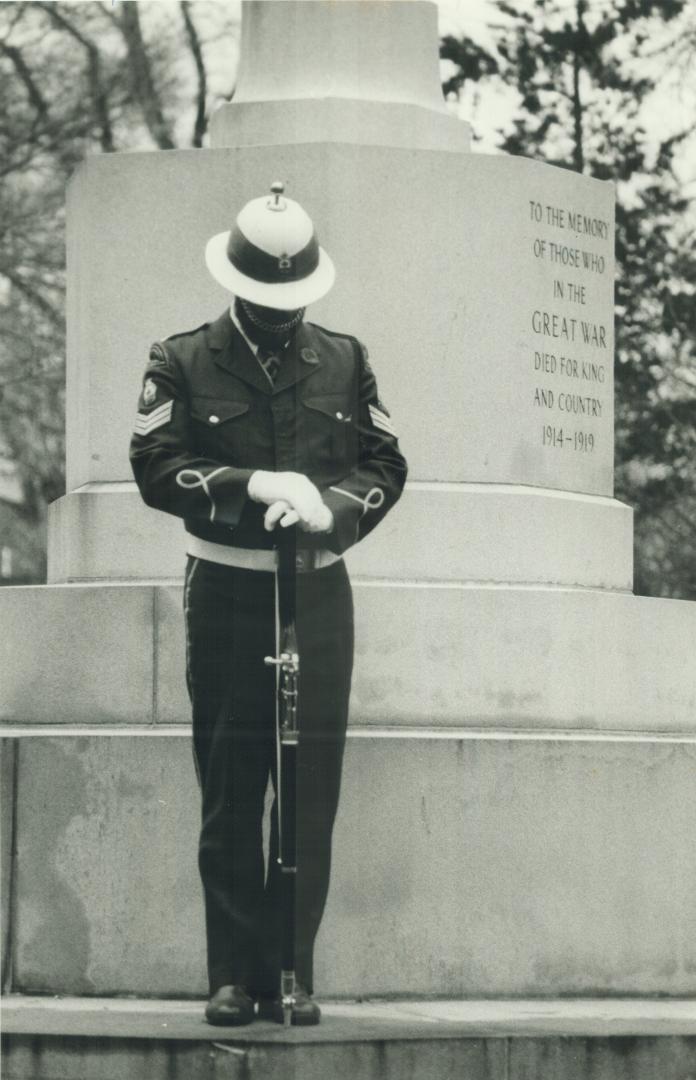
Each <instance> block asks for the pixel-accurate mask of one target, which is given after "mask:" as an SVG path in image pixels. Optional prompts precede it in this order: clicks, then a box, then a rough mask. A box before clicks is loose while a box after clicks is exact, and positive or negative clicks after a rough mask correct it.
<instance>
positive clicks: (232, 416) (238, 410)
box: [191, 397, 249, 458]
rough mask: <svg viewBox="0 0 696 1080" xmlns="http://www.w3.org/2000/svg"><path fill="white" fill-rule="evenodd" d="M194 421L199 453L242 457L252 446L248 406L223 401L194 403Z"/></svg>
mask: <svg viewBox="0 0 696 1080" xmlns="http://www.w3.org/2000/svg"><path fill="white" fill-rule="evenodd" d="M191 419H192V421H193V428H194V434H195V437H196V442H197V444H198V447H199V449H200V450H201V451H202V452H204V453H205V452H207V453H216V452H217V453H220V451H221V450H222V451H224V452H225V453H226V454H231V455H233V456H234V457H235V458H239V457H243V456H244V454H245V452H246V450H247V447H248V444H249V402H248V401H221V400H220V399H219V398H206V397H194V398H192V399H191Z"/></svg>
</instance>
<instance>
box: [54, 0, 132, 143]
mask: <svg viewBox="0 0 696 1080" xmlns="http://www.w3.org/2000/svg"><path fill="white" fill-rule="evenodd" d="M37 6H38V7H40V8H41V9H42V11H45V12H46V14H47V15H48V16H49V18H50V19H52V21H53V22H54V23H55V24H56V26H58V27H60V28H61V29H62V30H65V31H66V32H67V33H68V34H70V35H71V37H74V38H75V40H76V41H78V42H79V43H80V45H82V47H83V49H85V51H86V53H87V81H88V82H89V89H90V93H91V96H92V105H93V107H94V114H95V117H96V120H97V123H98V125H99V129H100V136H99V142H100V144H101V148H102V150H103V151H104V152H105V153H111V152H112V151H114V150H115V149H116V146H115V144H114V134H113V129H112V127H111V117H110V116H109V99H108V95H107V92H106V90H105V89H104V84H103V82H102V77H101V54H100V52H99V49H98V48H97V46H96V45H95V44H94V42H93V41H90V40H89V38H87V37H85V35H84V34H83V33H82V32H81V31H80V30H78V28H77V27H76V26H75V25H74V23H72V22H70V20H69V19H67V18H66V17H65V15H63V13H62V12H61V11H59V10H58V4H57V3H56V2H55V0H54V2H52V3H45V2H44V0H37Z"/></svg>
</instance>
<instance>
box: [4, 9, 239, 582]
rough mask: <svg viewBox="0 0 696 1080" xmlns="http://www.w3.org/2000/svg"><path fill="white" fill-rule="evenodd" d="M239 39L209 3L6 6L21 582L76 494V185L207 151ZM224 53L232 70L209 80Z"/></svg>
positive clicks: (15, 541) (7, 256)
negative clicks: (150, 153) (99, 172)
mask: <svg viewBox="0 0 696 1080" xmlns="http://www.w3.org/2000/svg"><path fill="white" fill-rule="evenodd" d="M238 29H239V28H238V24H237V22H236V20H235V19H233V18H232V17H231V16H230V15H229V12H228V9H227V7H226V5H220V4H218V3H214V2H207V0H197V2H196V3H195V5H194V4H191V3H189V2H188V0H181V2H180V3H168V4H165V5H161V4H159V3H154V2H151V0H140V2H138V3H135V2H133V0H127V2H125V3H119V4H118V5H112V4H111V3H110V2H109V0H107V2H104V3H101V2H98V0H92V2H90V3H74V2H64V3H61V2H48V3H41V2H38V0H37V2H32V3H23V2H3V3H2V4H0V100H2V103H3V109H2V111H1V113H0V223H1V224H0V458H2V459H4V460H6V461H11V462H14V464H15V468H16V472H17V475H18V478H19V480H20V483H21V486H22V491H23V495H24V498H23V501H22V502H21V503H20V504H15V503H14V501H10V500H7V499H3V498H2V484H0V510H1V513H0V548H2V547H3V546H5V547H7V546H11V547H12V548H13V550H14V551H15V553H16V558H15V560H14V563H15V566H16V567H18V570H17V574H18V575H19V577H21V579H22V580H26V579H31V580H37V581H40V580H44V578H45V562H46V552H45V546H46V545H45V516H46V507H47V504H48V503H49V502H51V501H53V500H54V499H56V498H58V497H59V496H60V495H61V494H62V493H63V492H64V490H65V480H64V460H65V446H64V386H65V362H64V355H65V327H64V307H65V275H64V268H65V250H64V225H65V221H64V204H65V185H66V182H67V180H68V178H69V176H70V174H71V172H72V171H73V170H74V168H75V167H76V165H77V164H78V163H79V162H80V160H81V159H82V158H83V157H84V156H85V154H87V153H90V152H91V153H99V152H103V153H110V152H112V151H115V150H130V149H135V148H138V149H147V148H159V149H167V148H170V147H174V146H201V145H202V143H203V140H204V136H205V131H206V126H207V120H208V116H209V115H210V112H211V111H212V110H213V109H214V108H215V106H216V105H217V104H218V102H219V101H220V100H222V99H223V98H228V97H229V96H230V95H231V93H232V89H233V78H234V58H235V56H236V48H237V44H236V43H237V37H238ZM225 45H227V51H228V54H229V55H230V56H231V58H232V60H231V64H230V70H229V71H224V70H223V71H219V72H214V73H213V74H212V77H211V73H210V72H209V71H208V70H207V56H208V51H209V50H210V48H211V47H213V46H214V48H215V49H216V50H219V49H220V48H221V46H222V47H225ZM20 538H21V542H20ZM13 577H14V574H13Z"/></svg>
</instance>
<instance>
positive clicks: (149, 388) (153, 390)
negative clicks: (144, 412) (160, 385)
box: [143, 379, 157, 405]
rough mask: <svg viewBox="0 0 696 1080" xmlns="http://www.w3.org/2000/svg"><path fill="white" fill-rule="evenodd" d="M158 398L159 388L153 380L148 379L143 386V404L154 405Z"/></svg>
mask: <svg viewBox="0 0 696 1080" xmlns="http://www.w3.org/2000/svg"><path fill="white" fill-rule="evenodd" d="M156 397H157V387H156V385H155V383H153V381H152V379H146V380H145V385H144V386H143V404H145V405H152V403H153V402H154V400H155V398H156Z"/></svg>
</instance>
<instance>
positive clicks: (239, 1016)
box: [205, 986, 254, 1027]
mask: <svg viewBox="0 0 696 1080" xmlns="http://www.w3.org/2000/svg"><path fill="white" fill-rule="evenodd" d="M205 1018H206V1020H207V1021H208V1023H209V1024H218V1025H219V1026H221V1027H228V1026H229V1027H242V1025H243V1024H250V1023H251V1021H252V1020H253V1019H254V1002H253V1001H252V1000H251V998H250V997H249V995H248V994H247V992H246V990H245V989H244V987H243V986H221V987H220V989H219V990H216V992H215V993H214V994H213V996H212V997H211V999H210V1001H209V1002H208V1004H207V1005H206V1007H205Z"/></svg>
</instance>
